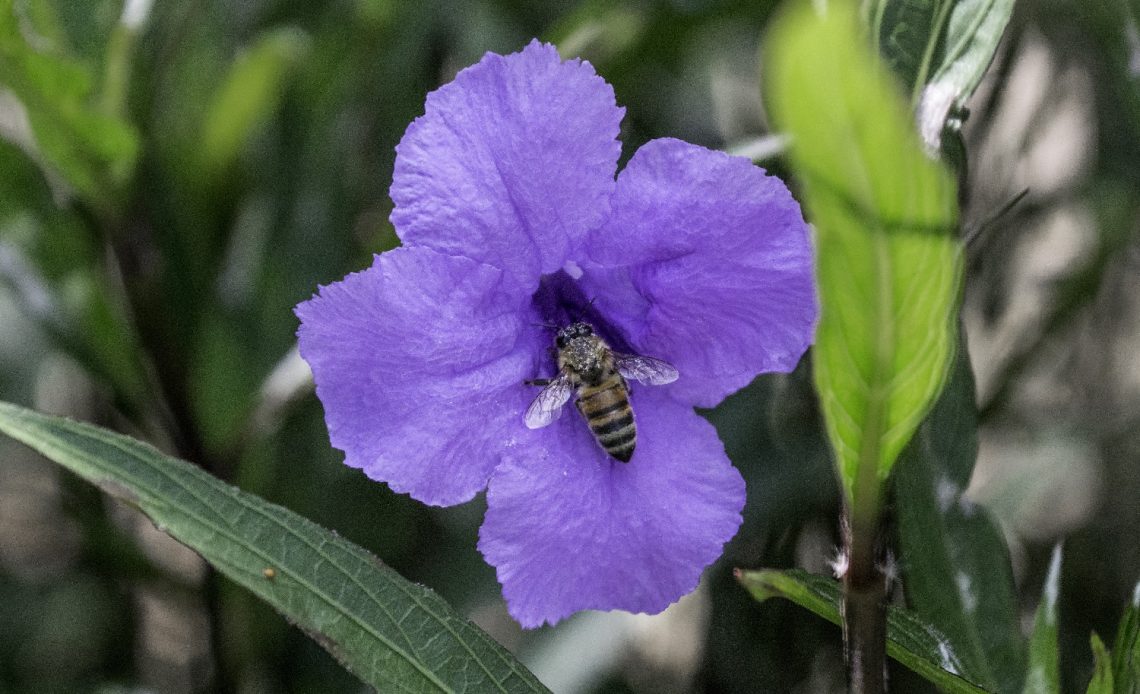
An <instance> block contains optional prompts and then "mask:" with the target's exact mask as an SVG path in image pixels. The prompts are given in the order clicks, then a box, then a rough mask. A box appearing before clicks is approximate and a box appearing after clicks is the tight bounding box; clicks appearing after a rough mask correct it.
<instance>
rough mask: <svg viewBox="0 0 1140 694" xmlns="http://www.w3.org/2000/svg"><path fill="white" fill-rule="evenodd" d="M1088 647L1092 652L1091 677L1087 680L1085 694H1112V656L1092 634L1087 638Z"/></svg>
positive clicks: (1113, 689) (1094, 633) (1094, 634)
mask: <svg viewBox="0 0 1140 694" xmlns="http://www.w3.org/2000/svg"><path fill="white" fill-rule="evenodd" d="M1089 646H1090V647H1092V652H1093V675H1092V679H1091V680H1089V687H1088V689H1086V690H1085V692H1086V694H1113V692H1115V691H1116V689H1115V688H1114V687H1113V683H1112V656H1110V655H1109V654H1108V649H1107V648H1105V647H1104V641H1101V640H1100V637H1099V636H1097V635H1096V632H1093V635H1092V636H1091V637H1089Z"/></svg>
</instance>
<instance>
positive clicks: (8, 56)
mask: <svg viewBox="0 0 1140 694" xmlns="http://www.w3.org/2000/svg"><path fill="white" fill-rule="evenodd" d="M94 83H95V77H94V75H93V72H92V70H91V69H90V68H89V67H88V66H86V65H84V64H83V63H80V62H78V61H76V60H73V59H71V58H69V57H67V56H63V55H56V54H53V53H50V52H46V51H45V52H41V51H38V50H36V48H35V47H34V46H33V45H32V44H31V43H30V42H29V40H27V39H26V38H25V36H24V35H23V34H22V33H21V27H20V22H19V18H18V15H17V11H16V9H15V8H14V6H13V0H0V85H3V86H5V87H7V88H9V89H11V90H12V92H13V93H14V94H15V95H16V96H17V97H18V98H19V99H20V102H21V103H22V104H23V105H24V108H25V109H26V110H27V114H28V120H29V122H30V123H31V126H32V131H33V133H34V135H35V139H36V145H37V147H38V149H39V152H40V154H42V155H43V158H44V159H45V160H46V161H47V163H49V164H50V165H51V167H52V168H53V169H55V170H57V171H58V172H59V173H60V174H62V175H63V177H64V178H65V179H66V180H67V182H68V183H70V184H71V185H72V186H73V187H74V188H75V189H76V190H77V191H78V192H79V193H80V194H81V195H82V196H83V197H85V198H86V199H87V200H88V201H89V202H92V203H93V204H95V205H96V206H99V207H106V206H110V205H113V204H114V203H115V202H116V200H117V198H118V196H119V195H120V194H121V192H122V188H123V186H124V185H125V183H126V181H127V178H128V177H129V176H130V174H131V172H132V170H133V168H134V163H135V158H136V156H137V154H138V148H139V145H138V137H137V135H136V133H135V131H134V129H133V128H132V127H131V126H130V125H129V124H128V123H126V122H124V121H122V120H120V119H119V118H116V117H114V116H113V115H110V114H107V113H103V112H101V111H100V110H99V109H98V108H97V106H96V99H95V98H94V94H93V85H94Z"/></svg>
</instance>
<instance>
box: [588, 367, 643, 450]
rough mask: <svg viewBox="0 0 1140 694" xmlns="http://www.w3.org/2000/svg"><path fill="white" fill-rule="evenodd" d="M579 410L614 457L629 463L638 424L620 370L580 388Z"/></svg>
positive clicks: (599, 441) (592, 430)
mask: <svg viewBox="0 0 1140 694" xmlns="http://www.w3.org/2000/svg"><path fill="white" fill-rule="evenodd" d="M576 404H577V405H578V410H579V411H581V413H582V416H584V417H585V418H586V424H587V425H589V427H590V431H591V432H592V433H593V434H594V438H595V439H597V441H598V444H599V445H600V446H601V447H602V448H603V449H605V451H606V453H609V454H610V455H611V456H613V457H614V458H617V459H618V460H620V461H621V462H623V463H628V462H629V459H630V458H632V457H633V447H634V446H635V445H637V425H636V424H634V422H633V409H632V408H630V406H629V389H628V388H627V387H626V384H625V379H624V378H622V377H621V376H619V375H618V374H617V373H613V375H612V376H611V377H610V378H603V379H601V380H600V381H599V382H598V383H596V384H593V385H583V386H581V387H580V388H579V389H578V400H577V401H576Z"/></svg>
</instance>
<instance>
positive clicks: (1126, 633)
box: [1112, 583, 1140, 694]
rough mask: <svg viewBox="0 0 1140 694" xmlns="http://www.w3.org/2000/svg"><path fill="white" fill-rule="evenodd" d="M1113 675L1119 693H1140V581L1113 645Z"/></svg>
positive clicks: (1121, 620) (1133, 592)
mask: <svg viewBox="0 0 1140 694" xmlns="http://www.w3.org/2000/svg"><path fill="white" fill-rule="evenodd" d="M1112 677H1113V681H1114V683H1115V684H1116V691H1117V692H1119V694H1140V583H1137V584H1136V588H1135V589H1134V590H1133V591H1132V600H1131V602H1129V603H1128V607H1126V608H1124V615H1123V616H1122V617H1121V618H1120V627H1119V628H1118V629H1117V630H1116V641H1115V642H1113V645H1112Z"/></svg>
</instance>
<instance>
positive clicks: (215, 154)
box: [200, 27, 308, 175]
mask: <svg viewBox="0 0 1140 694" xmlns="http://www.w3.org/2000/svg"><path fill="white" fill-rule="evenodd" d="M307 49H308V37H307V36H306V35H305V34H304V33H303V32H301V31H300V30H299V29H296V28H293V27H284V28H280V29H276V30H274V31H270V32H266V33H265V34H264V35H263V36H261V37H259V38H258V40H257V41H256V43H254V45H253V46H251V47H250V48H249V49H248V51H247V52H246V53H244V54H243V55H241V56H239V57H238V59H237V60H236V61H235V62H234V64H233V66H232V67H231V68H230V72H229V74H228V75H226V78H225V80H224V81H223V82H222V83H221V84H220V85H219V87H218V90H217V92H216V93H215V94H214V95H213V99H212V103H211V105H210V109H209V111H208V112H207V113H206V119H205V121H204V122H203V124H202V148H201V150H200V152H201V157H202V166H203V173H204V174H206V175H211V174H216V173H217V172H218V171H219V170H222V169H225V168H226V167H227V166H229V165H230V164H231V163H232V162H233V160H234V159H235V158H237V156H238V154H240V152H241V148H242V146H243V145H244V144H245V143H246V141H247V140H248V139H249V136H250V134H251V133H252V132H253V131H254V129H255V128H256V127H257V126H258V125H259V124H261V123H262V122H264V121H265V119H266V118H268V117H269V115H270V114H271V113H272V112H273V110H274V109H276V108H277V105H278V104H279V103H280V102H281V98H282V96H283V95H284V89H285V82H286V78H287V77H288V76H289V74H290V70H291V68H292V67H293V66H295V65H296V64H297V63H298V62H299V61H300V60H301V59H302V58H303V56H304V55H305V53H306V52H307Z"/></svg>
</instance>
